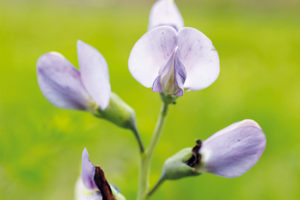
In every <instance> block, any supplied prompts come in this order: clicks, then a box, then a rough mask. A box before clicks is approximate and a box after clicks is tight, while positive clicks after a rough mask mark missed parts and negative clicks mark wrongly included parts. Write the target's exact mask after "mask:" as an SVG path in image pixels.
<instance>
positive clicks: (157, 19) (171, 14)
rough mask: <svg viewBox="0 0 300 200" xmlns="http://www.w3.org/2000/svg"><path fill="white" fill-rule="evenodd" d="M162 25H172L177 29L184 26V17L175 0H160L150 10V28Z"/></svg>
mask: <svg viewBox="0 0 300 200" xmlns="http://www.w3.org/2000/svg"><path fill="white" fill-rule="evenodd" d="M162 25H168V26H172V27H173V28H175V29H176V30H179V29H180V28H182V27H183V19H182V16H181V14H180V12H179V10H178V8H177V6H176V4H175V3H174V0H158V1H157V2H156V3H155V4H154V5H153V7H152V9H151V11H150V17H149V27H148V29H149V30H151V29H153V28H155V27H157V26H162Z"/></svg>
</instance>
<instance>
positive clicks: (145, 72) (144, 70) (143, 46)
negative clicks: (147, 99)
mask: <svg viewBox="0 0 300 200" xmlns="http://www.w3.org/2000/svg"><path fill="white" fill-rule="evenodd" d="M176 44H177V37H176V31H175V29H173V28H171V27H167V26H161V27H158V28H155V29H153V30H151V31H149V32H147V33H146V34H145V35H143V36H142V37H141V38H140V39H139V40H138V41H137V42H136V43H135V45H134V47H133V48H132V50H131V53H130V56H129V61H128V65H129V71H130V73H131V74H132V76H133V77H134V78H135V79H136V80H137V81H139V82H140V83H141V84H142V85H144V86H145V87H151V86H152V85H153V82H154V80H155V78H156V77H157V76H158V72H159V70H160V68H161V67H163V66H164V65H165V64H166V63H167V61H168V59H169V57H170V56H171V54H172V53H173V51H174V49H175V47H176Z"/></svg>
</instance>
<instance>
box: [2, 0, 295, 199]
mask: <svg viewBox="0 0 300 200" xmlns="http://www.w3.org/2000/svg"><path fill="white" fill-rule="evenodd" d="M153 2H154V1H137V0H136V1H129V0H127V1H120V0H119V1H116V0H114V1H108V0H106V1H101V0H98V1H96V0H93V1H91V0H90V1H79V0H77V1H72V0H64V1H58V0H55V1H50V0H49V1H34V0H31V1H26V0H22V1H20V0H19V1H18V0H11V1H5V2H4V1H3V0H1V1H0V199H1V200H2V199H3V200H6V199H8V200H13V199H22V200H23V199H24V200H27V199H28V200H50V199H51V200H57V199H63V200H68V199H73V198H74V195H73V193H74V184H75V181H76V179H77V178H78V176H79V170H80V159H81V152H82V150H83V148H84V147H87V148H88V150H89V153H90V156H91V160H92V161H93V162H94V163H96V164H99V165H101V166H102V167H103V168H104V170H105V172H106V174H107V178H108V179H109V180H110V181H111V182H113V183H114V184H115V185H117V186H118V187H119V188H120V189H121V191H122V193H123V194H124V195H125V196H126V197H127V199H128V200H133V199H135V194H136V186H137V178H138V164H139V162H138V159H139V155H138V153H137V148H136V143H135V141H134V137H133V135H132V134H131V133H130V132H129V131H126V130H122V129H120V128H118V127H115V126H114V125H112V124H110V123H108V122H106V121H103V120H99V119H96V118H93V116H91V115H90V114H88V113H84V112H79V111H70V110H63V109H59V108H56V107H54V106H52V105H51V104H50V103H49V102H48V101H47V100H46V99H45V98H44V96H43V95H42V94H41V92H40V90H39V88H38V84H37V80H36V79H37V78H36V61H37V59H38V57H39V56H40V55H42V54H43V53H46V52H48V51H53V50H55V51H59V52H61V53H62V54H64V55H65V56H66V57H67V58H68V59H69V60H70V61H71V62H72V63H73V64H74V65H75V66H77V57H76V40H78V39H81V40H83V41H85V42H87V43H89V44H91V45H93V46H94V47H96V48H97V49H98V50H99V51H101V53H102V54H103V55H104V56H105V58H106V60H107V62H108V64H109V71H110V80H111V85H112V89H113V91H114V92H116V93H118V94H119V95H120V96H121V97H122V98H123V99H124V100H126V101H127V102H128V103H129V104H130V105H131V106H132V107H133V108H134V109H135V110H136V114H137V120H138V126H139V128H140V131H141V133H142V138H143V140H144V141H145V142H146V143H148V142H149V140H150V138H151V132H152V130H153V128H154V125H155V120H156V117H157V115H158V112H159V109H160V99H159V97H158V95H157V94H156V93H152V92H151V89H147V88H144V87H143V86H141V85H140V84H139V83H138V82H137V81H135V80H134V79H133V77H132V76H131V75H130V73H129V71H128V67H127V60H128V56H129V53H130V50H131V48H132V46H133V44H134V43H135V41H136V40H137V39H138V38H139V37H140V36H142V35H143V33H145V31H146V29H147V23H148V14H149V10H150V7H151V5H152V4H153ZM177 5H178V7H179V8H180V10H181V13H182V15H183V17H184V19H185V25H186V26H192V27H195V28H197V29H199V30H201V31H202V32H203V33H205V34H206V35H207V36H208V37H209V38H210V39H211V40H212V41H213V43H214V45H215V47H216V49H217V50H218V52H219V55H220V61H221V73H220V76H219V78H218V80H217V81H216V82H215V83H214V84H213V85H212V86H210V87H209V88H207V89H205V90H203V91H195V92H189V93H186V94H184V96H183V97H182V98H180V99H179V100H178V104H177V105H176V106H172V107H171V108H170V112H169V116H168V119H167V123H166V126H165V129H164V133H163V136H162V138H161V141H160V144H159V146H158V148H157V150H156V151H155V155H154V159H153V170H152V176H151V185H152V184H153V183H154V182H155V180H156V179H157V178H158V176H159V174H160V169H161V165H162V163H163V162H164V160H165V159H166V158H168V157H169V156H170V155H172V154H173V153H175V152H177V151H178V150H180V149H181V148H184V147H187V146H191V145H193V144H194V140H195V139H196V138H200V139H205V138H207V137H208V136H210V135H211V134H213V133H214V132H216V131H217V130H219V129H222V128H223V127H225V126H227V125H229V124H231V123H233V122H236V121H239V120H242V119H245V118H251V119H255V120H256V121H257V122H258V123H259V124H260V125H261V126H262V128H263V130H264V131H265V134H266V136H267V147H266V150H265V152H264V154H263V156H262V157H261V159H260V161H259V162H258V163H257V165H255V166H254V167H253V168H252V169H251V170H250V171H249V172H247V173H246V174H244V175H243V176H241V177H239V178H235V179H226V178H222V177H217V176H214V175H210V174H205V175H202V176H198V177H195V178H187V179H183V180H180V181H176V182H167V183H166V184H165V185H163V187H162V188H161V189H160V190H159V191H158V192H157V193H156V194H155V195H154V196H153V199H157V200H158V199H160V200H161V199H191V200H193V199H201V200H208V199H228V200H232V199H236V200H241V199H243V200H254V199H255V200H256V199H259V200H277V199H282V200H290V199H300V161H299V159H300V50H299V49H300V15H299V13H300V6H299V2H298V1H293V0H289V1H284V0H282V1H237V0H230V1H221V0H218V1H208V0H205V1H192V0H189V1H185V0H181V1H180V0H178V1H177Z"/></svg>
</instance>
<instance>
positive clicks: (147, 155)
mask: <svg viewBox="0 0 300 200" xmlns="http://www.w3.org/2000/svg"><path fill="white" fill-rule="evenodd" d="M168 105H169V104H168V103H165V102H163V105H162V108H161V112H160V115H159V118H158V121H157V124H156V127H155V130H154V133H153V136H152V140H151V142H150V145H149V147H148V149H147V150H146V152H144V153H143V154H142V158H141V169H140V178H139V190H138V196H137V200H145V199H147V193H148V180H149V171H150V166H151V160H152V156H153V153H154V150H155V148H156V146H157V144H158V141H159V138H160V136H161V133H162V129H163V126H164V124H165V121H166V116H167V112H168Z"/></svg>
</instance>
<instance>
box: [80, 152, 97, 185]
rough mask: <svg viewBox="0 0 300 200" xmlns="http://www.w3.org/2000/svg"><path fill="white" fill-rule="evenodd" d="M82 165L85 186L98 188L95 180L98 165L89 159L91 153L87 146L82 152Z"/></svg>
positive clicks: (82, 177)
mask: <svg viewBox="0 0 300 200" xmlns="http://www.w3.org/2000/svg"><path fill="white" fill-rule="evenodd" d="M81 165H82V169H81V179H82V182H83V184H84V186H85V187H86V188H87V189H90V190H94V189H97V186H96V183H95V181H94V177H95V170H96V167H95V166H94V165H93V164H92V163H91V161H90V159H89V153H88V151H87V150H86V148H84V150H83V152H82V161H81Z"/></svg>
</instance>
